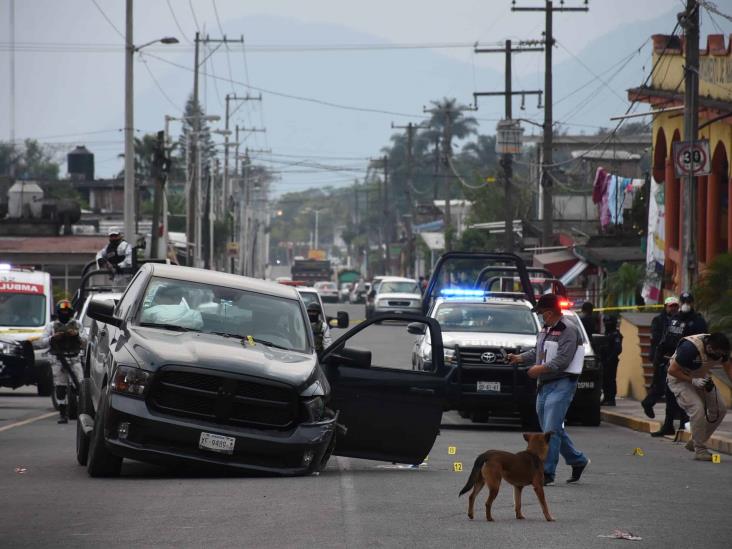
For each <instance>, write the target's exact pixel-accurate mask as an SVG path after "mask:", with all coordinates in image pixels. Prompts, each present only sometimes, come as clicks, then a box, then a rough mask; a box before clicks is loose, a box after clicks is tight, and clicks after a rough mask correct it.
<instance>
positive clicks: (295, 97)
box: [148, 53, 427, 120]
mask: <svg viewBox="0 0 732 549" xmlns="http://www.w3.org/2000/svg"><path fill="white" fill-rule="evenodd" d="M148 55H149V56H150V57H154V58H155V59H157V60H158V61H161V62H162V63H166V64H168V65H171V66H173V67H178V68H179V69H183V70H186V71H189V72H192V71H193V69H192V68H190V67H187V66H185V65H181V64H180V63H176V62H174V61H170V60H168V59H165V58H164V57H160V56H158V55H154V54H150V53H148ZM203 74H204V75H205V76H211V75H208V74H206V73H205V72H204V73H203ZM215 78H217V79H218V80H224V81H226V82H229V79H228V78H224V77H221V76H218V77H215ZM232 82H233V83H234V84H237V85H239V86H243V87H245V88H248V89H250V90H254V91H258V92H260V93H268V94H270V95H274V96H277V97H284V98H286V99H292V100H295V101H304V102H306V103H314V104H316V105H322V106H324V107H331V108H334V109H341V110H349V111H358V112H370V113H375V114H385V115H389V116H400V117H405V118H419V119H423V120H424V119H426V118H427V117H425V116H420V115H417V114H408V113H403V112H395V111H387V110H382V109H375V108H370V107H356V106H353V105H343V104H340V103H334V102H332V101H326V100H324V99H316V98H313V97H304V96H300V95H294V94H291V93H285V92H278V91H274V90H270V89H267V88H262V87H259V86H253V85H251V84H245V83H244V82H240V81H238V80H232Z"/></svg>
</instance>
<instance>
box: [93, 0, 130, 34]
mask: <svg viewBox="0 0 732 549" xmlns="http://www.w3.org/2000/svg"><path fill="white" fill-rule="evenodd" d="M91 2H92V4H94V5H95V6H96V8H97V9H98V10H99V13H101V14H102V17H104V19H106V20H107V23H109V25H110V26H111V27H112V28H113V29H114V31H115V32H116V33H117V34H119V35H120V37H121V38H122V40H124V42H125V44H127V37H126V36H125V35H124V34H122V31H120V30H119V29H118V28H117V25H115V24H114V23H112V20H111V19H110V18H109V17H107V14H106V13H104V10H103V9H102V8H101V7H100V6H99V4H97V0H91ZM128 45H129V44H128Z"/></svg>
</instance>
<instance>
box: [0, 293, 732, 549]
mask: <svg viewBox="0 0 732 549" xmlns="http://www.w3.org/2000/svg"><path fill="white" fill-rule="evenodd" d="M328 308H329V309H330V308H331V307H330V306H328ZM352 318H354V319H358V318H361V317H359V316H356V315H355V314H352ZM384 328H387V327H384ZM391 328H392V327H388V328H387V329H391ZM383 333H387V332H378V333H377V332H375V335H374V337H375V338H376V339H381V338H382V336H383ZM33 395H34V390H33V389H31V388H27V389H26V390H23V391H21V392H17V391H16V392H10V391H6V390H2V391H0V493H1V494H2V498H0V540H1V541H0V545H2V546H3V547H98V546H102V545H103V546H105V547H131V546H135V547H202V546H206V547H277V548H280V547H304V546H310V547H477V546H487V545H492V546H503V547H528V548H540V547H541V548H552V547H557V548H562V549H568V548H574V547H577V548H594V547H613V546H618V545H622V544H623V543H628V542H624V541H618V540H613V539H608V538H602V537H598V536H602V535H611V534H612V533H613V531H614V530H615V529H622V530H625V531H630V532H632V533H633V534H635V535H638V536H641V537H642V538H643V540H642V541H641V542H637V543H638V544H639V546H643V547H654V548H655V547H658V548H668V547H700V548H701V547H703V548H716V547H720V548H721V547H725V548H726V547H729V535H730V532H732V526H730V517H731V515H730V509H731V508H732V495H731V494H730V487H732V460H731V459H729V458H728V457H727V456H723V458H722V463H720V464H712V463H700V462H695V461H693V460H692V459H691V454H690V453H689V452H687V451H686V450H684V448H683V447H682V446H680V445H675V444H673V443H671V442H669V441H666V440H657V439H652V438H650V437H649V436H648V435H647V434H642V433H637V432H634V431H630V430H626V429H623V428H620V427H616V426H612V425H602V426H600V427H598V428H591V427H570V433H571V434H572V436H573V438H574V440H575V442H576V444H577V445H578V446H579V447H580V448H581V449H582V450H583V451H585V453H586V454H587V455H589V456H590V457H591V459H592V463H591V465H590V466H589V467H588V469H587V471H586V473H585V475H584V476H583V478H582V481H581V482H580V483H578V484H574V485H567V484H565V483H564V482H563V480H564V479H565V478H567V477H568V476H569V468H568V467H567V466H566V465H564V464H563V463H562V464H560V467H559V470H558V475H557V478H558V479H559V481H560V482H559V483H558V484H557V485H556V486H552V487H548V488H547V490H546V491H547V501H548V504H549V508H550V510H551V512H552V514H553V515H554V517H555V518H556V522H553V523H547V522H546V521H544V519H543V516H542V514H541V511H540V508H539V506H538V503H537V501H536V497H535V495H534V494H533V492H532V491H531V490H526V491H524V498H523V507H524V514H525V515H526V517H527V520H525V521H517V520H516V519H515V518H513V509H512V507H513V498H512V490H511V488H510V487H509V486H508V485H506V484H505V483H504V484H503V486H502V489H501V492H500V494H499V496H498V499H497V500H496V503H495V504H494V508H493V514H494V517H495V519H496V521H495V522H493V523H488V522H486V521H485V520H484V519H483V518H481V517H482V516H483V515H482V504H483V502H484V501H485V497H486V496H487V493H486V492H485V491H484V492H483V493H482V494H481V496H480V497H479V504H478V505H477V508H476V511H477V512H476V520H474V521H470V520H469V519H468V518H467V516H466V509H467V497H466V496H464V497H463V498H460V499H458V497H457V493H458V491H459V490H460V488H461V487H462V486H463V484H464V483H465V481H466V479H467V476H468V474H469V471H470V468H471V465H472V462H473V460H474V458H475V456H476V455H478V454H479V453H480V452H482V451H484V450H485V449H488V448H499V449H505V450H508V451H519V450H521V449H523V448H524V446H525V443H524V442H523V439H522V438H521V434H520V432H519V431H518V429H517V428H516V427H513V426H510V425H509V426H505V425H504V426H498V425H477V424H471V423H469V422H468V421H466V420H463V419H461V418H459V417H458V416H457V414H454V413H448V414H445V416H444V417H443V425H442V428H441V434H440V436H439V437H438V438H437V441H436V443H435V446H434V448H433V449H432V451H431V453H430V455H429V458H428V460H427V462H426V464H424V465H423V466H421V467H419V468H417V469H415V468H409V467H404V466H395V465H392V464H390V463H381V462H371V461H364V460H355V459H348V458H334V459H332V460H331V462H330V463H329V465H328V467H327V469H326V470H325V471H324V472H323V473H322V474H320V475H319V476H310V477H301V478H261V477H260V478H251V477H243V476H217V475H210V474H202V473H200V472H183V471H177V470H167V469H162V468H158V467H155V466H152V465H147V464H142V463H136V462H128V461H125V463H124V465H123V469H122V476H121V477H120V478H117V479H91V478H89V477H88V476H87V473H86V469H85V468H83V467H80V466H78V465H77V464H76V460H75V457H74V436H75V426H74V424H73V423H69V424H68V425H57V424H56V421H55V417H45V418H43V416H44V415H47V414H49V413H50V412H51V406H50V399H48V398H41V397H36V396H33ZM38 417H41V418H42V419H37V420H36V421H30V422H28V421H27V420H29V419H30V420H33V419H34V418H38ZM451 446H452V447H455V452H456V453H455V454H454V455H450V454H449V448H450V447H451ZM637 447H640V448H642V450H643V453H644V455H643V456H636V455H633V450H634V448H637ZM455 462H459V463H462V466H463V470H462V472H455V471H454V463H455Z"/></svg>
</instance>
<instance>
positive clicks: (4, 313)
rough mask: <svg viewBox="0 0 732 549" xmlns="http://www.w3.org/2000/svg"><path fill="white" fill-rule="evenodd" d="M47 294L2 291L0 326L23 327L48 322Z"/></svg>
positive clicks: (0, 294) (0, 298) (0, 297)
mask: <svg viewBox="0 0 732 549" xmlns="http://www.w3.org/2000/svg"><path fill="white" fill-rule="evenodd" d="M45 312H46V296H44V295H38V294H21V293H4V292H3V293H0V326H9V327H22V326H33V327H37V326H43V325H45V324H46V314H45Z"/></svg>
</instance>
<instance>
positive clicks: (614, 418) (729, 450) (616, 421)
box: [600, 410, 732, 454]
mask: <svg viewBox="0 0 732 549" xmlns="http://www.w3.org/2000/svg"><path fill="white" fill-rule="evenodd" d="M600 416H601V417H602V420H603V421H604V422H606V423H612V424H613V425H619V426H620V427H627V428H628V429H633V430H634V431H640V432H641V433H652V432H653V431H656V430H658V429H660V428H661V424H660V423H659V422H658V421H653V420H650V419H642V418H638V417H635V416H630V415H626V414H621V413H619V412H611V411H609V410H601V411H600ZM663 438H665V439H667V440H677V441H681V442H687V441H688V440H689V439H690V438H691V434H690V433H689V432H688V431H678V432H677V433H676V437H671V436H666V437H663ZM707 448H709V450H713V451H716V452H719V453H722V454H732V438H728V437H723V436H719V435H712V436H711V438H710V439H709V440H708V441H707Z"/></svg>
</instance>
